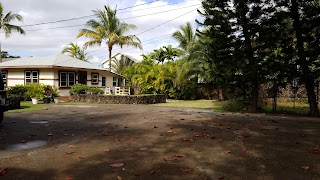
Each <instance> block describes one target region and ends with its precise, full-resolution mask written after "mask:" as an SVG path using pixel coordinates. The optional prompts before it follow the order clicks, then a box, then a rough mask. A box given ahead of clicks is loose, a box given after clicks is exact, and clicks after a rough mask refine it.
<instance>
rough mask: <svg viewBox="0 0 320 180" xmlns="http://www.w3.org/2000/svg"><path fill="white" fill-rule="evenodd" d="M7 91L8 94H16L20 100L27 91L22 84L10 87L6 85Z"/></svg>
mask: <svg viewBox="0 0 320 180" xmlns="http://www.w3.org/2000/svg"><path fill="white" fill-rule="evenodd" d="M7 91H8V93H9V94H15V95H18V96H19V97H20V98H22V100H24V94H25V93H26V92H27V91H28V89H27V87H26V86H25V85H22V84H18V85H15V86H12V87H8V88H7Z"/></svg>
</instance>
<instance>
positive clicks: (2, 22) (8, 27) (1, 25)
mask: <svg viewBox="0 0 320 180" xmlns="http://www.w3.org/2000/svg"><path fill="white" fill-rule="evenodd" d="M13 20H18V21H23V17H22V16H21V15H19V14H13V13H12V12H11V11H10V12H8V13H7V14H4V9H3V6H2V3H1V2H0V30H2V29H3V31H4V33H5V35H6V38H8V37H10V35H11V32H12V31H17V32H19V33H20V34H25V32H24V30H23V29H22V28H21V27H20V26H16V25H12V24H10V22H11V21H13ZM1 57H2V51H1V41H0V62H2V58H1Z"/></svg>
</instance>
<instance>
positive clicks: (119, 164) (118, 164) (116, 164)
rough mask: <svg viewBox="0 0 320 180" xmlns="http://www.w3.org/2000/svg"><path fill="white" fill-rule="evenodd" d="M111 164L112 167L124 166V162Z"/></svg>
mask: <svg viewBox="0 0 320 180" xmlns="http://www.w3.org/2000/svg"><path fill="white" fill-rule="evenodd" d="M109 166H110V167H122V166H124V163H115V164H111V165H109Z"/></svg>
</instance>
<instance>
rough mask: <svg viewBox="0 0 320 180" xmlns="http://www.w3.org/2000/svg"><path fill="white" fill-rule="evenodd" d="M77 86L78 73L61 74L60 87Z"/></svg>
mask: <svg viewBox="0 0 320 180" xmlns="http://www.w3.org/2000/svg"><path fill="white" fill-rule="evenodd" d="M75 84H76V73H74V72H60V87H71V86H73V85H75Z"/></svg>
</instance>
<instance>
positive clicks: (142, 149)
mask: <svg viewBox="0 0 320 180" xmlns="http://www.w3.org/2000/svg"><path fill="white" fill-rule="evenodd" d="M147 149H148V148H140V150H141V151H144V150H147Z"/></svg>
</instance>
